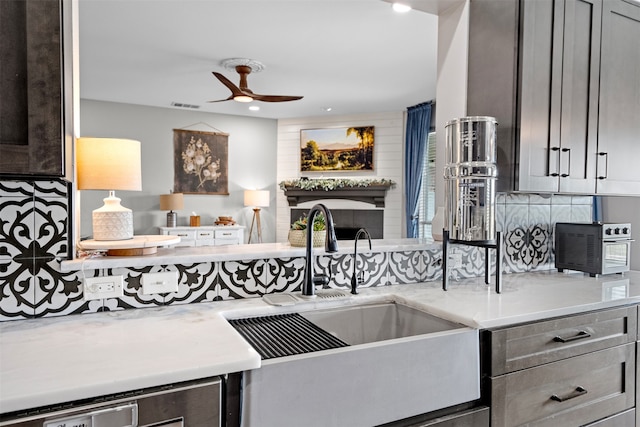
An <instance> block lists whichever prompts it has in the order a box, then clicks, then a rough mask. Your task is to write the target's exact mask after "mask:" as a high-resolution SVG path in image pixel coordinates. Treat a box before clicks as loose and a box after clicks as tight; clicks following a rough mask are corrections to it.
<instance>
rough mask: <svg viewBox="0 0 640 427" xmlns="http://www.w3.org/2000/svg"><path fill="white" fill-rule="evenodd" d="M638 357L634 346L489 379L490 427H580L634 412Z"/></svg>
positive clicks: (607, 350) (614, 348)
mask: <svg viewBox="0 0 640 427" xmlns="http://www.w3.org/2000/svg"><path fill="white" fill-rule="evenodd" d="M635 357H636V355H635V343H632V344H627V345H622V346H617V347H613V348H609V349H606V350H601V351H597V352H593V353H589V354H585V355H581V356H576V357H572V358H569V359H565V360H561V361H558V362H553V363H549V364H546V365H541V366H537V367H534V368H529V369H525V370H522V371H518V372H513V373H511V374H506V375H501V376H498V377H493V378H490V379H489V388H490V394H491V426H492V427H507V426H519V425H523V424H528V423H529V424H528V425H536V426H580V425H585V424H588V423H590V422H594V421H597V420H600V419H603V418H605V417H607V416H610V415H611V414H616V413H619V412H623V411H626V410H628V409H630V408H633V407H634V405H635V402H634V400H635ZM605 425H606V424H605Z"/></svg>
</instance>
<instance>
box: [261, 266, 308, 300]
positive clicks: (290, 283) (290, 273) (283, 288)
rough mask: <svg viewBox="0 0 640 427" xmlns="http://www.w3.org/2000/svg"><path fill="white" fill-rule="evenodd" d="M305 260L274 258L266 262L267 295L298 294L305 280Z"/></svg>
mask: <svg viewBox="0 0 640 427" xmlns="http://www.w3.org/2000/svg"><path fill="white" fill-rule="evenodd" d="M304 264H305V259H304V258H273V259H268V260H266V269H267V283H266V289H265V293H266V294H270V293H273V292H296V291H299V290H300V289H301V286H302V280H303V278H304Z"/></svg>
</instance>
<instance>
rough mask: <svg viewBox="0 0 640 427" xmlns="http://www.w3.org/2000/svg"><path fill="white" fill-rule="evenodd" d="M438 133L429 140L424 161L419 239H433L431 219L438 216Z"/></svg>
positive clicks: (432, 133)
mask: <svg viewBox="0 0 640 427" xmlns="http://www.w3.org/2000/svg"><path fill="white" fill-rule="evenodd" d="M435 204H436V133H435V132H431V133H430V134H429V137H428V139H427V149H426V150H425V152H424V158H423V159H422V189H421V193H420V200H419V201H418V216H419V218H418V237H420V238H428V239H431V219H432V218H433V216H434V215H435V214H436V206H435Z"/></svg>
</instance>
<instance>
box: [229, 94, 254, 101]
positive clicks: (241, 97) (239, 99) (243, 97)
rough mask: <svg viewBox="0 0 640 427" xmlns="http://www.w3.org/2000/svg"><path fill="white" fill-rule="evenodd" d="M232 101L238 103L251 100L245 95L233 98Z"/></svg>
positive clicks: (251, 99)
mask: <svg viewBox="0 0 640 427" xmlns="http://www.w3.org/2000/svg"><path fill="white" fill-rule="evenodd" d="M233 100H234V101H238V102H251V101H253V98H252V97H250V96H247V95H236V96H234V97H233Z"/></svg>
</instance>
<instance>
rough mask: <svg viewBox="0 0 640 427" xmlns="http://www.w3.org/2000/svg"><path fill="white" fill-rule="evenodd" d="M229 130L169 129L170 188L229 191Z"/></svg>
mask: <svg viewBox="0 0 640 427" xmlns="http://www.w3.org/2000/svg"><path fill="white" fill-rule="evenodd" d="M228 140H229V134H227V133H222V132H203V131H192V130H184V129H174V130H173V159H174V160H173V175H174V178H173V191H174V192H175V193H184V194H219V195H228V194H229V150H228Z"/></svg>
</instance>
